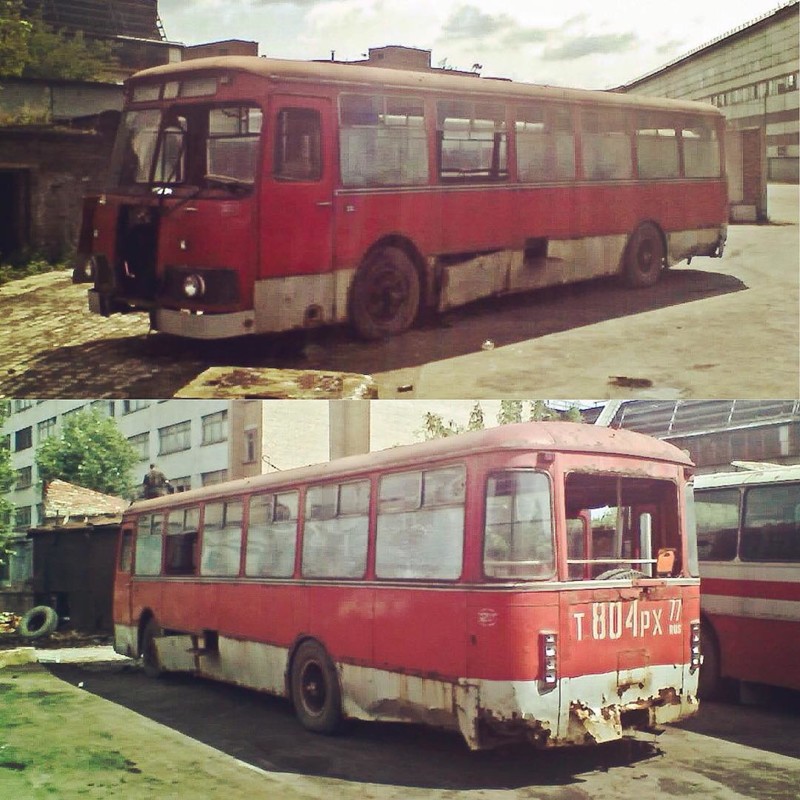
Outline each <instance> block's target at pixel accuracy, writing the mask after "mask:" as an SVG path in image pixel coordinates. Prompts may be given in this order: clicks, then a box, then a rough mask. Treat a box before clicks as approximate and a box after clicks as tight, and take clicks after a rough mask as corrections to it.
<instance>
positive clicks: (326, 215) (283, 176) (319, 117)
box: [258, 95, 336, 279]
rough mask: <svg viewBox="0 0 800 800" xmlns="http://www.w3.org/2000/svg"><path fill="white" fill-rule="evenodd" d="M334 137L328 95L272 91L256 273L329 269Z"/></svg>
mask: <svg viewBox="0 0 800 800" xmlns="http://www.w3.org/2000/svg"><path fill="white" fill-rule="evenodd" d="M334 141H335V136H334V125H333V121H332V116H331V102H330V101H329V100H327V99H325V98H320V97H295V96H290V95H275V96H273V97H272V99H271V104H270V110H269V127H268V136H267V153H266V154H265V159H264V162H265V167H264V170H265V175H264V181H263V187H264V188H263V196H262V200H261V265H260V270H259V275H258V277H259V278H261V279H264V278H274V277H284V276H285V277H289V276H294V275H310V274H315V273H316V274H318V273H325V272H329V271H330V270H331V268H332V256H333V245H332V242H333V214H334V208H333V188H334V173H335V165H336V159H335V153H334Z"/></svg>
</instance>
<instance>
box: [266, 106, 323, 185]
mask: <svg viewBox="0 0 800 800" xmlns="http://www.w3.org/2000/svg"><path fill="white" fill-rule="evenodd" d="M272 172H273V175H274V177H275V178H276V179H277V180H280V181H318V180H320V178H321V177H322V121H321V119H320V114H319V111H316V110H314V109H310V108H284V109H281V110H280V111H279V112H278V119H277V124H276V127H275V153H274V160H273V165H272Z"/></svg>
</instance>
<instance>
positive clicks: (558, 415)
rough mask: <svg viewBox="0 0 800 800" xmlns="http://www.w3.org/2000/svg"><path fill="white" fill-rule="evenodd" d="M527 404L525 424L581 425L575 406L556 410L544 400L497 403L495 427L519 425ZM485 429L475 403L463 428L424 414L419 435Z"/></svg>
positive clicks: (437, 436)
mask: <svg viewBox="0 0 800 800" xmlns="http://www.w3.org/2000/svg"><path fill="white" fill-rule="evenodd" d="M526 402H527V404H528V415H527V419H528V421H529V422H543V421H544V422H546V421H549V420H563V421H565V422H583V416H582V415H581V410H580V409H579V408H578V407H577V406H570V408H568V409H567V410H566V411H558V410H557V409H555V408H551V407H550V406H549V405H547V402H546V401H545V400H527V401H523V400H501V401H500V412H499V413H498V415H497V424H498V425H511V424H513V423H516V422H522V420H523V418H524V416H525V403H526ZM485 427H486V424H485V422H484V417H483V408H481V404H480V403H475V405H474V406H473V407H472V411H471V412H470V415H469V422H468V423H467V427H466V428H464V427H463V426H462V425H459V424H458V423H456V422H454V421H453V420H450V421H449V422H448V423H445V421H444V418H443V417H442V415H441V414H435V413H432V412H430V411H429V412H427V413H426V414H425V417H424V420H423V427H422V430H421V431H418V433H422V435H423V436H424V437H425V439H426V440H427V439H443V438H445V437H446V436H454V435H455V434H458V433H464V431H465V430H467V431H479V430H483V429H484V428H485Z"/></svg>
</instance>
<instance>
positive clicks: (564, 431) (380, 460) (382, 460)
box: [133, 422, 692, 511]
mask: <svg viewBox="0 0 800 800" xmlns="http://www.w3.org/2000/svg"><path fill="white" fill-rule="evenodd" d="M493 450H494V451H497V450H532V451H542V450H544V451H555V452H570V453H596V454H603V455H616V456H623V457H628V458H642V459H646V460H651V461H661V462H668V463H673V464H676V465H682V466H685V467H691V466H692V461H691V459H690V458H689V455H688V454H687V453H686V452H685V451H684V450H680V449H679V448H677V447H675V445H672V444H669V443H668V442H663V441H661V440H660V439H653V438H652V437H650V436H645V435H644V434H641V433H635V432H634V431H629V430H616V429H613V428H605V427H598V426H596V425H586V424H581V423H574V422H526V423H521V424H517V425H501V426H499V427H497V428H489V429H487V430H482V431H473V432H471V433H464V434H460V435H458V436H452V437H448V438H445V439H435V440H432V441H428V442H420V443H417V444H410V445H402V446H399V447H391V448H389V449H387V450H381V451H378V452H375V453H368V454H364V455H356V456H347V457H345V458H339V459H336V460H334V461H329V462H327V463H323V464H315V465H313V466H309V467H299V468H297V469H291V470H285V471H283V472H271V473H267V474H266V475H257V476H254V477H252V478H240V479H239V480H235V481H230V482H228V483H225V484H215V485H213V486H206V487H204V488H202V489H194V490H191V491H189V492H182V493H181V494H180V495H169V496H166V497H159V498H154V499H151V500H137V501H136V502H135V503H134V505H133V508H134V510H138V511H146V510H148V509H150V508H152V509H153V510H155V509H156V508H157V507H159V506H161V505H165V504H166V505H174V504H175V503H176V502H179V503H181V504H182V503H184V502H189V501H190V500H191V501H199V500H203V499H210V498H212V497H215V496H218V495H222V494H224V495H228V494H236V493H237V492H242V493H246V492H248V491H253V490H268V489H270V488H271V487H275V488H278V487H280V486H285V485H287V484H292V483H300V482H305V481H309V482H312V481H313V482H319V483H324V482H326V481H333V480H338V479H342V478H347V477H348V476H351V475H356V474H359V473H361V474H363V473H364V472H368V471H371V470H375V469H392V468H398V467H406V468H409V469H411V468H413V465H415V464H418V465H420V466H424V465H425V463H426V462H433V461H437V462H441V461H442V460H451V459H452V460H456V459H459V458H463V457H465V456H467V455H472V454H475V453H480V452H488V451H493Z"/></svg>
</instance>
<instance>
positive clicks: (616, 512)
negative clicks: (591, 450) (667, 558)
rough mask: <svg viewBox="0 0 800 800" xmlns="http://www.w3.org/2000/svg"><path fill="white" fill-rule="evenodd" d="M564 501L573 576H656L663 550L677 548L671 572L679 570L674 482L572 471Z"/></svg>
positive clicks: (679, 548) (680, 552)
mask: <svg viewBox="0 0 800 800" xmlns="http://www.w3.org/2000/svg"><path fill="white" fill-rule="evenodd" d="M565 505H566V509H565V510H566V516H567V519H569V520H573V522H572V523H571V525H570V527H569V528H568V536H569V538H570V546H569V548H568V558H567V567H568V571H569V574H570V576H571V577H573V578H576V579H577V578H580V579H584V580H592V579H594V580H598V579H599V580H611V579H614V578H630V577H637V576H638V577H654V576H655V574H656V569H655V565H656V562H657V560H658V554H659V552H660V551H662V550H674V551H675V552H674V556H675V561H674V564H673V566H672V567H671V568H670V575H674V576H677V575H679V574H680V573H681V571H682V564H681V554H682V546H681V545H682V542H681V536H680V523H679V506H678V492H677V486H676V485H675V484H674V483H672V482H671V481H667V480H657V479H652V478H632V477H627V476H621V475H613V474H602V473H593V472H592V473H590V472H587V473H579V472H575V473H570V474H569V475H567V478H566V482H565ZM577 521H581V523H582V524H581V525H579V524H578V523H577ZM662 577H668V576H667V575H664V576H662Z"/></svg>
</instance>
